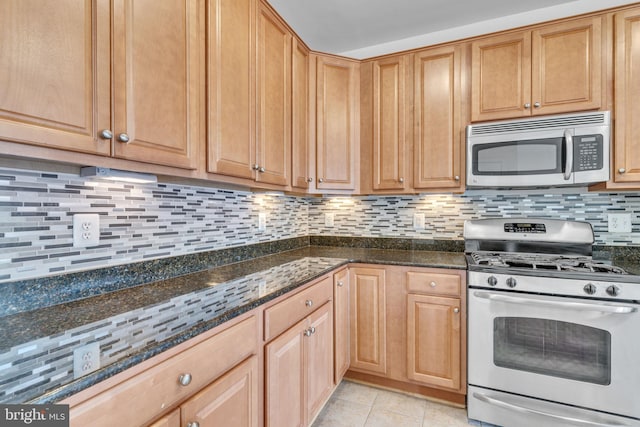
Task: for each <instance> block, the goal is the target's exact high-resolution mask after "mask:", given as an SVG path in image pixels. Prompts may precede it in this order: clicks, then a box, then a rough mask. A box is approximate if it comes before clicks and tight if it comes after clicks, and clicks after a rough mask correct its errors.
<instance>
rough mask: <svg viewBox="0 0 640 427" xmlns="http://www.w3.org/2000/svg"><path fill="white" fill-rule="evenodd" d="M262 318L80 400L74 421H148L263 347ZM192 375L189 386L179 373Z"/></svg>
mask: <svg viewBox="0 0 640 427" xmlns="http://www.w3.org/2000/svg"><path fill="white" fill-rule="evenodd" d="M257 326H258V325H257V320H256V318H255V316H252V317H250V318H248V319H246V320H243V321H242V322H240V323H238V324H236V325H234V326H231V327H230V328H228V329H226V330H223V331H222V332H220V333H218V334H217V335H214V336H213V337H211V338H209V339H207V340H205V341H203V342H201V343H198V344H197V345H195V346H194V347H191V348H189V349H188V350H185V351H183V352H182V353H180V354H177V355H175V356H173V357H171V358H170V359H167V360H165V361H164V362H161V363H160V364H158V365H156V366H154V367H152V368H150V369H148V370H146V371H144V372H142V373H140V374H138V375H136V376H135V377H133V378H130V379H128V380H126V381H124V382H122V383H120V384H118V385H116V386H115V387H113V388H111V389H109V390H107V391H105V392H103V393H101V394H99V395H97V396H95V397H93V398H91V399H89V400H87V401H85V402H82V403H81V404H79V405H77V406H74V407H73V408H71V410H70V417H71V425H73V426H88V425H90V426H92V427H99V426H105V427H110V426H114V425H115V426H134V425H145V424H146V423H148V422H149V421H151V420H153V419H154V418H157V417H158V415H160V414H161V413H162V412H164V410H165V409H168V408H170V407H172V406H174V405H175V404H177V403H179V402H181V401H183V400H184V399H185V398H186V397H188V396H189V395H191V394H193V393H195V392H197V391H199V390H200V389H202V388H203V387H204V386H206V385H207V384H209V383H211V382H212V381H213V380H215V379H216V378H217V377H219V376H220V375H222V374H223V373H225V372H226V371H228V370H229V369H231V368H233V367H234V366H235V365H237V364H238V363H240V362H241V361H242V360H244V359H246V358H247V357H249V356H250V355H252V354H256V353H257V347H258V332H257ZM187 373H188V374H190V375H191V382H190V383H189V384H188V385H186V386H183V385H181V384H180V383H179V380H178V379H179V377H180V376H181V375H183V374H187Z"/></svg>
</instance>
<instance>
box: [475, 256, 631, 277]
mask: <svg viewBox="0 0 640 427" xmlns="http://www.w3.org/2000/svg"><path fill="white" fill-rule="evenodd" d="M471 258H472V259H473V261H474V263H475V264H476V265H479V266H487V267H497V268H522V269H528V270H555V271H574V272H586V273H609V274H627V273H626V272H625V271H624V270H623V269H621V268H619V267H615V266H612V265H608V264H604V263H601V262H598V261H593V259H592V258H591V257H582V256H577V257H564V256H557V255H548V254H515V253H479V252H476V253H472V254H471Z"/></svg>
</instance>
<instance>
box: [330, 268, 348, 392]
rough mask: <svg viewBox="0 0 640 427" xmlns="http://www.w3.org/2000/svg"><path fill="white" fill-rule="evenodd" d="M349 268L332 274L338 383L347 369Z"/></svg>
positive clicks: (335, 360) (335, 370)
mask: <svg viewBox="0 0 640 427" xmlns="http://www.w3.org/2000/svg"><path fill="white" fill-rule="evenodd" d="M349 295H350V286H349V270H348V269H347V268H345V269H343V270H340V271H338V272H337V273H335V274H334V275H333V325H334V338H333V342H334V347H335V350H334V351H335V357H334V365H335V366H334V380H335V383H336V385H337V384H340V381H342V377H344V373H345V372H347V369H349V362H350V361H349V355H350V349H349V337H350V334H349V313H350V310H349Z"/></svg>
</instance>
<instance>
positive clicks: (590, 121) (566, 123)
mask: <svg viewBox="0 0 640 427" xmlns="http://www.w3.org/2000/svg"><path fill="white" fill-rule="evenodd" d="M585 125H596V126H598V125H599V126H608V125H609V115H608V112H603V113H590V114H572V115H568V116H557V117H548V118H539V119H526V120H514V121H509V122H494V123H487V124H481V125H471V126H469V127H470V128H471V129H470V135H471V136H477V135H489V134H501V133H508V132H522V131H536V130H548V129H553V128H573V127H576V126H585Z"/></svg>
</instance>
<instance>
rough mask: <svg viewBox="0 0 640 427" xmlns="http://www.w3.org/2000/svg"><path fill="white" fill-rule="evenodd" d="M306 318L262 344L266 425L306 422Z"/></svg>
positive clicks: (282, 426) (284, 426)
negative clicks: (263, 349) (263, 347)
mask: <svg viewBox="0 0 640 427" xmlns="http://www.w3.org/2000/svg"><path fill="white" fill-rule="evenodd" d="M307 327H308V321H307V320H306V319H305V320H303V321H301V322H299V323H297V324H296V325H294V326H292V327H291V328H290V329H289V330H287V331H286V332H285V333H283V334H282V335H280V336H279V337H278V338H276V339H275V340H273V341H271V342H270V343H269V344H267V345H266V346H265V367H266V372H265V425H266V426H267V427H302V426H304V425H305V408H306V406H305V405H304V402H305V399H306V393H305V379H304V376H305V369H306V366H305V348H304V345H305V341H304V340H305V339H307V337H305V335H304V331H305V330H306V329H307Z"/></svg>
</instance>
